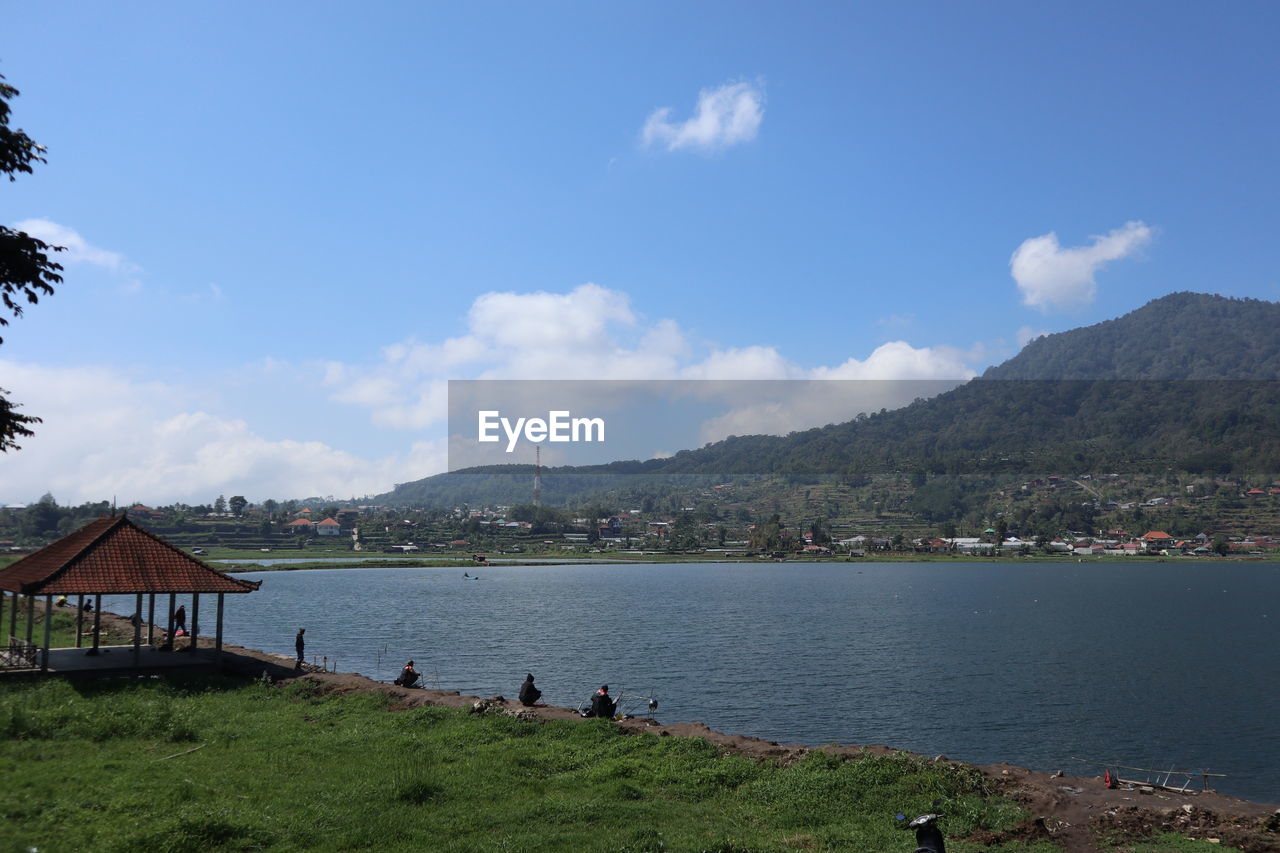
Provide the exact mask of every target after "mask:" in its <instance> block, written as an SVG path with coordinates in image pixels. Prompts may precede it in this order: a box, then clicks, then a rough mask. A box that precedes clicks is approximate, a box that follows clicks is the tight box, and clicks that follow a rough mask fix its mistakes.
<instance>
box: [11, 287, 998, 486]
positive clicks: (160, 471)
mask: <svg viewBox="0 0 1280 853" xmlns="http://www.w3.org/2000/svg"><path fill="white" fill-rule="evenodd" d="M465 325H466V328H465V330H464V333H463V334H460V335H456V336H453V337H449V338H444V339H441V340H438V341H427V342H423V341H417V340H413V339H409V340H404V341H400V342H397V343H393V344H390V345H388V346H386V347H384V348H383V350H382V351H381V353H380V357H379V358H378V359H377V360H376V361H374V362H373V363H371V364H353V363H344V362H337V361H334V362H328V363H322V364H310V365H294V364H290V363H288V362H282V361H278V360H275V359H265V360H263V362H262V363H261V365H259V372H260V373H261V374H262V376H263V378H264V380H267V381H270V382H275V383H278V384H284V385H287V386H289V387H291V388H292V387H295V386H299V384H300V383H302V382H303V379H304V377H311V378H322V381H323V387H324V388H325V389H327V391H328V396H329V400H330V401H331V402H337V403H341V404H344V405H347V406H352V407H354V408H355V409H357V410H362V411H365V412H367V413H368V418H369V423H370V425H371V426H376V427H385V428H389V429H393V430H413V431H415V432H416V433H417V435H415V436H414V438H415V439H420V438H422V437H424V436H425V437H426V438H427V439H428V440H418V441H416V442H415V443H413V444H412V445H410V447H409V449H408V450H407V451H404V450H401V451H397V452H392V453H389V454H387V455H368V454H361V453H358V452H348V451H344V450H341V449H338V448H337V447H335V446H332V445H330V444H327V443H325V442H322V441H316V440H309V439H308V438H307V437H306V436H304V437H301V438H288V439H278V438H271V437H268V436H267V435H265V434H264V433H263V432H262V430H261V429H259V428H255V426H254V424H253V423H251V422H250V421H248V420H246V419H241V418H234V417H225V416H222V415H219V414H218V413H217V411H220V410H221V408H219V409H218V410H217V411H211V410H210V408H209V407H210V406H212V405H217V406H219V407H222V406H224V405H226V403H225V402H217V403H215V402H213V401H212V400H211V398H210V396H209V392H208V389H207V388H205V386H203V385H201V384H200V383H187V384H185V385H182V384H176V383H174V384H170V383H158V382H146V381H139V380H136V379H133V378H131V377H129V376H128V375H126V374H124V373H122V372H120V371H116V370H112V369H110V368H105V367H88V366H79V367H45V366H37V365H31V364H22V363H17V362H10V361H4V360H0V387H4V388H7V389H9V390H10V391H11V392H12V394H13V398H14V399H16V400H19V401H21V402H22V403H24V404H25V406H26V407H25V408H24V409H23V411H24V412H26V413H30V414H34V415H37V416H40V417H42V418H44V423H43V424H41V425H39V427H38V428H37V431H36V436H35V437H34V438H32V439H29V440H26V441H24V442H23V449H22V451H20V452H18V453H11V454H0V504H2V503H10V502H23V501H29V500H33V499H34V498H35V497H36V496H38V495H40V494H42V493H43V492H45V491H52V492H53V493H54V495H55V496H56V497H57V498H58V499H59V500H60V501H62V502H71V503H79V502H82V501H86V500H101V499H104V498H105V499H110V498H111V497H113V496H114V497H116V498H117V499H118V500H120V501H121V502H125V501H133V500H142V501H145V502H147V503H168V502H172V501H184V502H188V503H206V502H208V501H210V500H212V499H213V498H214V497H216V496H217V495H218V494H219V493H224V494H244V495H245V496H246V497H248V498H249V499H250V500H252V501H258V500H263V499H265V498H267V497H276V498H288V497H305V496H309V495H317V494H319V495H327V494H333V495H336V496H351V495H356V496H359V495H363V494H371V493H381V492H384V491H386V490H388V489H389V488H391V486H392V485H393V484H394V483H396V482H406V481H411V480H415V479H418V478H421V477H425V476H428V475H430V474H434V473H439V472H440V471H443V470H445V468H446V465H447V447H446V440H445V438H444V437H443V435H441V436H440V437H439V438H438V439H437V438H434V437H433V436H434V435H435V434H436V433H443V429H441V428H440V427H441V426H442V425H443V423H444V421H445V420H446V418H447V414H448V411H447V409H448V407H447V402H448V380H449V379H451V378H457V379H464V378H483V379H706V380H736V379H779V380H803V379H876V380H880V379H932V378H938V377H944V378H954V379H960V378H965V377H969V376H972V375H973V371H972V370H971V369H969V368H968V367H967V364H968V363H971V362H973V361H975V360H976V359H978V358H979V357H980V353H979V351H978V350H974V351H972V352H968V353H966V352H962V351H959V350H953V349H950V348H946V347H914V346H912V345H910V344H908V343H907V342H905V341H894V342H891V343H887V344H884V345H881V346H879V347H877V348H876V349H874V350H873V351H872V352H871V353H870V354H869V355H868V356H866V358H864V359H861V360H859V359H857V358H850V359H848V360H846V361H845V362H843V363H842V364H838V365H835V366H819V367H813V368H810V367H805V366H801V365H800V364H797V363H796V362H794V361H792V360H790V359H788V358H787V357H785V356H784V355H783V354H782V353H781V352H780V351H779V350H778V349H777V348H775V347H772V346H766V345H745V346H737V347H717V346H715V345H714V344H713V343H708V342H704V341H698V340H695V339H694V338H692V337H691V336H690V335H689V334H688V333H687V332H686V331H685V330H684V329H682V328H681V327H680V325H679V324H678V323H676V322H675V321H674V320H672V319H670V318H658V319H652V318H647V317H645V316H644V315H643V314H641V313H639V312H638V311H636V310H635V309H634V308H633V306H632V301H631V299H630V298H629V296H628V295H627V294H626V293H623V292H620V291H616V290H610V289H608V288H604V287H601V286H599V285H596V284H584V285H581V286H579V287H576V288H573V289H572V290H569V291H566V292H563V293H549V292H541V291H539V292H532V293H516V292H495V293H487V294H484V295H482V296H480V297H478V298H477V299H476V300H475V302H474V303H473V305H472V307H471V310H470V311H469V312H468V314H467V317H466V321H465ZM714 384H715V383H708V387H710V386H711V385H714ZM734 384H735V383H732V382H731V383H727V385H728V386H733V385H734ZM813 384H814V383H804V382H790V381H787V382H780V383H778V385H779V386H781V388H780V390H779V391H778V396H777V398H776V399H770V400H760V399H758V397H759V394H757V393H755V392H754V391H751V389H746V390H741V386H738V387H739V389H740V390H741V393H743V394H748V396H744V397H743V398H741V399H736V398H731V399H729V402H730V409H731V411H728V412H726V414H725V415H724V416H723V417H721V418H718V419H716V420H715V421H714V422H710V423H708V424H706V428H705V430H704V434H705V440H713V439H715V438H721V437H724V435H728V434H730V433H733V434H739V435H741V434H745V433H747V432H754V433H759V432H774V433H777V432H783V433H785V432H788V431H791V430H794V429H803V428H807V427H811V426H818V425H821V424H824V423H830V422H836V421H841V420H846V419H848V418H849V417H852V416H853V415H854V414H856V413H857V412H858V411H862V410H878V409H879V408H881V407H882V406H892V405H900V404H901V402H909V401H910V399H911V398H913V397H914V396H918V395H919V393H918V392H917V391H916V390H915V389H910V390H909V391H902V390H901V389H903V388H907V387H908V386H910V385H911V383H891V382H869V383H862V384H864V385H866V386H869V387H870V388H873V389H874V390H872V391H867V392H865V393H864V392H859V395H860V396H859V397H858V399H856V400H855V399H851V398H850V396H849V394H848V393H846V392H845V391H843V390H842V391H840V392H839V393H837V392H835V391H834V389H833V390H832V391H831V392H830V393H828V392H827V390H826V389H822V390H819V391H818V392H816V393H815V392H814V390H813V387H812V386H813ZM849 384H857V383H849ZM805 386H808V387H807V388H806V387H805ZM196 387H201V388H205V390H204V391H203V392H202V393H201V394H199V395H197V394H196V392H194V391H191V390H189V389H191V388H196ZM226 390H227V391H231V390H232V389H230V388H228V389H226ZM234 392H235V393H236V394H237V395H240V396H239V397H238V398H239V399H242V400H243V399H246V397H245V396H243V395H245V394H246V393H248V394H249V395H250V396H249V397H248V399H251V398H252V396H251V392H249V391H247V390H246V389H245V388H239V387H238V386H237V387H236V388H235V389H234ZM748 392H750V393H748ZM298 393H299V394H304V395H305V393H306V391H305V389H302V390H299V391H298ZM591 393H592V394H595V395H596V397H593V400H595V399H597V398H598V397H599V394H601V393H604V392H598V391H592V392H591ZM729 393H730V394H732V393H733V391H732V389H731V390H730V392H729ZM891 393H892V394H898V395H899V396H902V395H903V394H906V397H905V399H903V400H902V401H900V402H896V403H895V402H894V401H893V400H889V399H887V398H886V399H885V400H881V399H880V398H881V397H884V396H885V395H889V394H891ZM869 395H870V396H869ZM876 395H879V396H876ZM873 398H874V399H873ZM300 399H301V400H304V401H305V397H302V398H300ZM601 402H603V401H601ZM255 405H261V400H259V402H258V403H256V404H242V408H243V410H245V411H258V410H257V409H256V408H254V406H255ZM259 417H260V420H259V423H265V422H269V421H270V420H271V418H270V415H269V413H265V412H264V413H262V414H261V415H260V416H259ZM323 417H324V414H323V412H322V411H317V412H312V413H311V414H310V415H309V417H308V418H307V419H306V422H308V423H317V422H320V421H318V420H317V418H323ZM287 424H288V422H287V421H285V422H281V423H280V424H279V425H277V427H276V429H277V430H281V429H290V427H289V426H288V425H287ZM425 430H434V431H433V432H424V431H425ZM286 434H290V433H286ZM328 434H329V435H332V434H333V433H332V431H330V432H329V433H328ZM385 439H386V434H385V433H383V434H382V435H381V436H380V438H379V440H385ZM329 440H332V439H329ZM359 446H361V447H363V446H365V444H364V443H363V442H362V443H361V445H359ZM660 446H661V445H660ZM667 446H668V447H669V446H670V445H667ZM379 452H380V453H385V451H379Z"/></svg>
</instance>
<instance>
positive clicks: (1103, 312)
mask: <svg viewBox="0 0 1280 853" xmlns="http://www.w3.org/2000/svg"><path fill="white" fill-rule="evenodd" d="M1278 25H1280V6H1276V5H1275V4H1274V3H1247V2H1239V3H1232V4H1228V5H1226V6H1223V7H1221V8H1212V9H1210V8H1209V7H1206V6H1204V5H1203V4H1190V3H1121V4H1115V3H1105V4H1104V3H1073V4H1061V5H1056V6H1052V7H1051V6H1050V5H1049V4H1015V3H966V4H962V3H950V4H941V3H933V4H922V3H894V4H856V3H855V4H834V3H832V4H785V5H784V4H754V5H753V4H741V3H732V4H731V3H722V4H717V3H703V4H696V5H689V4H658V3H646V4H635V5H631V6H624V5H618V4H567V3H554V4H539V5H536V6H535V5H528V4H525V5H518V4H507V3H504V4H481V3H468V4H430V5H429V4H420V3H403V4H401V3H388V2H383V3H376V2H375V3H371V4H367V5H365V6H362V7H361V8H360V9H358V10H357V9H356V8H354V7H352V6H350V5H349V4H333V3H319V4H316V3H306V4H304V3H283V2H282V3H272V4H250V3H221V4H204V5H200V6H196V5H192V4H167V3H166V4H162V3H153V4H148V3H118V4H80V3H63V4H52V3H46V4H21V5H10V6H8V7H6V9H5V27H4V30H3V33H0V73H3V74H4V75H5V76H6V78H7V79H8V82H9V83H11V84H12V85H14V86H16V87H17V88H18V89H20V90H21V92H22V96H21V97H19V98H18V99H17V100H16V101H15V102H14V103H13V104H12V106H13V113H14V114H13V122H12V123H13V124H14V125H15V126H17V127H21V128H23V129H24V130H26V131H27V132H28V133H29V134H30V135H31V136H33V137H34V138H35V139H37V140H38V141H40V142H42V143H43V144H45V145H46V146H47V147H48V149H49V152H48V157H49V162H48V164H47V165H45V166H42V167H40V168H39V169H38V170H37V172H36V174H35V175H32V176H24V177H22V178H20V179H19V180H18V181H17V182H16V183H13V184H8V183H6V184H5V185H3V186H0V220H3V221H4V222H5V223H6V224H9V225H11V226H12V225H15V224H21V225H22V226H23V227H25V228H26V229H27V230H30V231H31V232H32V233H38V234H41V235H44V236H46V237H47V238H50V239H51V241H52V242H59V243H61V244H63V245H68V246H69V247H71V248H72V251H69V252H68V253H65V254H64V256H63V260H64V262H65V265H66V267H67V270H66V282H65V283H64V284H63V286H62V287H60V288H59V289H58V292H57V293H56V295H54V296H53V297H50V298H48V299H46V300H43V301H42V302H41V303H40V304H39V305H37V306H33V307H31V308H30V309H29V310H28V311H27V312H26V314H25V316H24V317H22V318H21V319H18V320H15V321H13V323H12V325H10V326H9V327H7V329H5V330H4V332H3V335H4V344H3V345H0V387H4V388H7V389H9V391H10V392H11V395H12V397H13V399H15V400H18V401H20V402H23V403H24V404H25V406H26V409H25V410H26V411H28V412H30V413H32V414H36V415H39V416H41V417H43V418H44V419H45V423H44V425H43V426H42V427H41V428H40V430H39V433H38V435H37V437H36V438H34V439H32V440H30V441H28V442H27V443H26V445H25V446H24V448H23V450H21V451H20V452H17V453H10V454H8V455H6V456H4V457H3V458H0V503H15V502H17V503H22V502H27V501H30V500H34V499H35V498H37V497H39V495H40V494H42V493H44V492H45V491H52V492H53V494H54V495H55V497H57V498H58V499H59V501H60V502H79V501H82V500H90V499H101V498H108V499H109V498H111V497H113V496H114V497H116V498H117V499H119V500H120V501H121V502H127V501H133V500H141V501H145V502H148V503H167V502H170V501H175V500H183V501H189V502H208V501H211V500H212V499H213V498H214V497H216V496H217V495H218V494H220V493H223V494H228V495H230V494H244V495H245V496H246V497H248V498H249V499H250V500H251V501H260V500H263V499H265V498H267V497H276V498H286V497H295V496H308V495H334V496H336V497H340V498H342V497H350V496H353V495H363V494H367V493H374V492H379V491H382V490H385V489H387V488H389V487H390V486H391V484H392V483H393V482H403V481H408V480H412V479H417V478H418V477H421V476H425V475H427V474H431V473H434V472H437V471H440V470H444V468H445V459H444V455H443V454H444V441H443V435H444V423H443V421H444V417H445V414H446V409H445V405H444V396H443V395H444V393H445V390H444V389H445V383H446V381H447V380H448V379H472V378H488V377H496V378H535V379H582V378H594V377H603V378H624V379H667V378H759V379H776V378H824V377H841V378H857V379H863V378H912V379H919V378H955V377H964V376H970V375H973V374H974V373H980V372H981V371H982V369H983V368H985V367H986V366H988V365H990V364H993V363H998V362H1000V361H1002V360H1004V359H1006V358H1008V357H1010V356H1012V355H1014V354H1015V353H1016V352H1017V351H1018V349H1019V347H1020V346H1021V345H1022V343H1023V342H1025V340H1026V339H1027V337H1028V336H1029V335H1034V334H1038V333H1043V332H1055V331H1062V330H1065V329H1069V328H1074V327H1077V326H1081V325H1086V324H1089V323H1094V322H1097V321H1100V320H1103V319H1107V318H1110V317H1114V316H1117V315H1119V314H1122V313H1124V312H1126V311H1129V310H1132V309H1134V308H1137V307H1140V306H1141V305H1143V304H1144V303H1146V302H1147V301H1149V300H1151V299H1154V298H1156V297H1159V296H1162V295H1165V294H1167V293H1171V292H1174V291H1179V290H1194V291H1206V292H1217V293H1223V294H1227V295H1234V296H1251V297H1256V298H1261V299H1269V300H1276V299H1280V270H1278V264H1277V261H1278V255H1280V248H1277V247H1278V246H1280V242H1277V241H1276V239H1275V236H1274V235H1275V227H1276V215H1275V199H1276V198H1277V197H1278V196H1280V194H1278V193H1277V189H1278V188H1280V187H1278V186H1277V184H1278V183H1280V180H1278V178H1277V170H1276V158H1275V152H1276V151H1277V150H1280V132H1278V131H1280V118H1278V116H1280V111H1277V110H1276V108H1275V107H1276V102H1275V95H1274V93H1273V91H1272V89H1273V87H1274V81H1275V80H1276V79H1277V71H1278V70H1280V69H1277V64H1278V63H1277V60H1276V54H1275V51H1274V40H1275V35H1276V33H1277V32H1280V26H1278Z"/></svg>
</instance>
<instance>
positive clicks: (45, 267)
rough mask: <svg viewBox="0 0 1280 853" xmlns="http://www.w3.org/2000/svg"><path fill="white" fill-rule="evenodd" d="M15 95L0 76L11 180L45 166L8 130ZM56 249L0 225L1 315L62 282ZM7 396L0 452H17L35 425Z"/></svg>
mask: <svg viewBox="0 0 1280 853" xmlns="http://www.w3.org/2000/svg"><path fill="white" fill-rule="evenodd" d="M18 94H19V93H18V90H17V89H15V88H13V87H12V86H10V85H9V84H8V83H6V82H5V80H4V75H2V74H0V173H3V174H5V175H7V176H8V178H9V180H10V181H11V182H12V181H14V180H17V176H18V174H19V173H25V174H30V173H31V171H32V166H33V164H35V163H43V162H45V159H44V150H45V149H44V146H42V145H40V144H38V143H37V142H36V141H35V140H33V139H32V138H31V137H30V136H27V134H26V133H25V132H24V131H22V130H21V129H19V128H12V127H10V126H9V115H10V107H9V101H10V100H12V99H13V98H15V97H17V96H18ZM59 251H62V248H61V247H60V246H51V245H49V244H48V243H46V242H44V241H43V240H38V239H36V238H35V237H32V236H31V235H30V234H27V233H26V232H25V231H16V230H14V229H12V228H9V227H7V226H4V225H0V304H3V305H4V308H5V310H6V311H8V312H9V313H10V314H12V315H13V316H14V317H21V316H22V309H23V303H24V302H26V303H28V304H31V305H34V304H35V303H37V302H39V301H40V297H41V296H42V295H43V296H49V295H51V294H52V293H53V286H54V285H55V284H60V283H61V282H62V275H61V271H62V265H61V264H58V263H55V262H54V261H51V260H50V259H49V255H50V253H52V252H59ZM7 325H9V318H8V317H6V316H5V315H4V314H3V313H0V326H7ZM3 342H4V339H3V338H0V343H3ZM7 393H8V392H6V391H5V390H4V389H3V388H0V451H7V450H9V449H13V450H18V449H20V445H19V444H18V443H17V441H18V439H23V438H28V437H30V436H31V435H33V434H34V433H33V432H32V430H31V426H32V425H33V424H38V423H40V419H39V418H37V417H35V416H33V415H21V414H18V412H17V408H18V405H19V404H17V403H14V402H12V401H10V400H9V399H8V397H7V396H6V395H7Z"/></svg>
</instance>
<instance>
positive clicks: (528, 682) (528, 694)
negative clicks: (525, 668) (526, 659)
mask: <svg viewBox="0 0 1280 853" xmlns="http://www.w3.org/2000/svg"><path fill="white" fill-rule="evenodd" d="M541 698H542V691H541V690H539V689H538V688H536V687H534V686H533V673H532V672H531V673H529V674H528V675H526V676H525V679H524V683H523V684H521V685H520V704H521V705H525V706H529V705H533V704H535V703H536V702H537V701H538V700H539V699H541Z"/></svg>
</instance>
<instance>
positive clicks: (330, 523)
mask: <svg viewBox="0 0 1280 853" xmlns="http://www.w3.org/2000/svg"><path fill="white" fill-rule="evenodd" d="M341 532H342V525H341V524H339V523H338V522H336V521H334V520H333V519H332V518H326V519H325V520H324V521H321V522H317V523H316V533H319V534H320V535H321V536H337V535H338V534H339V533H341Z"/></svg>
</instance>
